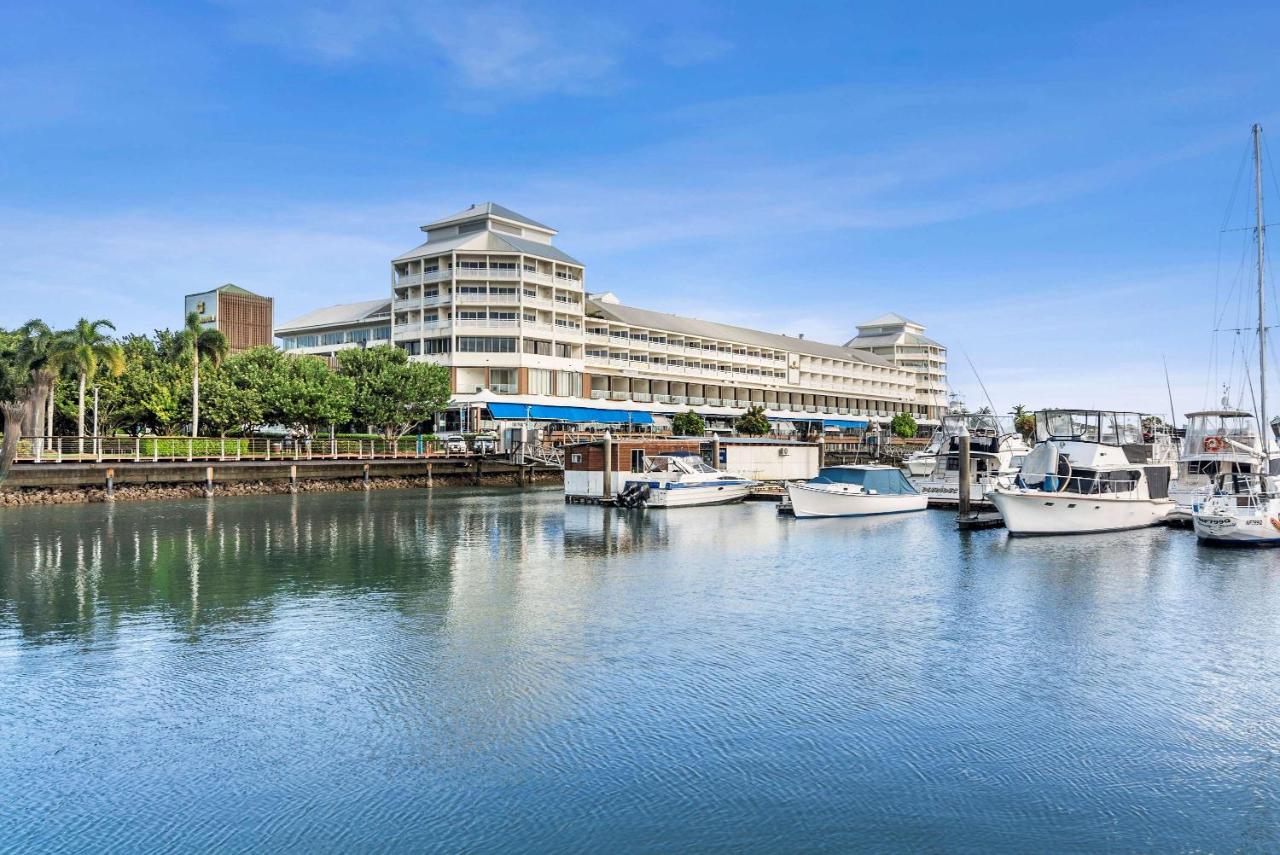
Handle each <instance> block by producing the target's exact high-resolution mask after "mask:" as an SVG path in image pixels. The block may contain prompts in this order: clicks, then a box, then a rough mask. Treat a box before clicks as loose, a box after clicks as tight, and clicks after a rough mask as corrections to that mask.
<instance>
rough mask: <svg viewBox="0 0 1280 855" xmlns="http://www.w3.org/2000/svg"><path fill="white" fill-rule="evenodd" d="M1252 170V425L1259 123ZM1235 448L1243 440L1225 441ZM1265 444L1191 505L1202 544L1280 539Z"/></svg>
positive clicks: (1261, 403)
mask: <svg viewBox="0 0 1280 855" xmlns="http://www.w3.org/2000/svg"><path fill="white" fill-rule="evenodd" d="M1253 170H1254V172H1253V175H1254V186H1255V192H1256V199H1257V202H1256V204H1255V208H1254V215H1255V223H1256V225H1255V227H1254V230H1253V232H1254V238H1255V244H1256V248H1257V252H1258V256H1257V259H1258V260H1257V265H1258V267H1257V269H1258V386H1257V389H1258V422H1257V423H1258V424H1260V425H1268V424H1270V423H1269V422H1268V421H1267V312H1266V305H1267V302H1266V281H1267V280H1266V234H1267V226H1266V220H1265V218H1264V217H1263V215H1262V126H1261V125H1257V124H1255V125H1254V126H1253ZM1226 444H1227V445H1229V446H1232V447H1237V446H1238V450H1240V451H1250V450H1251V449H1250V448H1249V446H1248V445H1247V444H1245V443H1235V442H1231V441H1228V442H1227V443H1226ZM1270 446H1271V443H1270V442H1269V441H1264V442H1263V449H1262V450H1261V451H1260V452H1259V453H1257V455H1256V457H1255V464H1254V465H1255V467H1256V468H1255V470H1254V472H1255V474H1237V473H1234V472H1228V473H1220V474H1219V475H1218V476H1217V478H1216V481H1215V484H1214V492H1213V495H1212V496H1210V497H1209V498H1207V499H1205V500H1204V501H1203V502H1197V503H1195V504H1194V505H1192V508H1191V524H1192V526H1194V528H1195V530H1196V537H1197V538H1199V539H1200V541H1201V542H1202V543H1214V544H1232V545H1239V546H1272V545H1276V544H1277V543H1280V495H1278V494H1277V493H1276V488H1277V487H1278V486H1280V485H1278V484H1276V483H1273V482H1274V481H1275V479H1273V478H1272V477H1270V475H1269V469H1270V468H1271V460H1272V455H1271V449H1270Z"/></svg>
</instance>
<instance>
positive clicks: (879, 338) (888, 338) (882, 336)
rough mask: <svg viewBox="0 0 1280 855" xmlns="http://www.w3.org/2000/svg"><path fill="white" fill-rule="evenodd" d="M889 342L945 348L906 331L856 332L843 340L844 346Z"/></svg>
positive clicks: (876, 345)
mask: <svg viewBox="0 0 1280 855" xmlns="http://www.w3.org/2000/svg"><path fill="white" fill-rule="evenodd" d="M863 326H868V327H870V326H875V324H864V325H863ZM891 344H919V345H926V346H930V347H941V348H942V349H943V350H946V347H945V346H944V345H942V344H940V343H938V342H936V341H934V340H933V339H931V338H929V337H928V336H923V335H920V334H919V333H913V332H906V331H903V332H895V333H877V334H875V335H866V334H864V333H858V334H857V335H856V336H854V337H853V338H851V339H849V340H848V341H847V342H845V347H880V346H882V345H883V346H887V345H891Z"/></svg>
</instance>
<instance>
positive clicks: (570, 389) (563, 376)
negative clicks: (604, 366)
mask: <svg viewBox="0 0 1280 855" xmlns="http://www.w3.org/2000/svg"><path fill="white" fill-rule="evenodd" d="M556 394H557V395H559V396H561V397H563V398H581V397H582V375H581V374H579V373H578V372H577V371H557V372H556Z"/></svg>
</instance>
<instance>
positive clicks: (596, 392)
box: [591, 389, 609, 401]
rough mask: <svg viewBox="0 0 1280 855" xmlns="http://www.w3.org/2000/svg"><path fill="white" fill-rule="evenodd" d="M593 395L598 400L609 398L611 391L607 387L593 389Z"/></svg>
mask: <svg viewBox="0 0 1280 855" xmlns="http://www.w3.org/2000/svg"><path fill="white" fill-rule="evenodd" d="M591 397H592V398H593V399H595V400H597V401H607V400H609V392H608V390H606V389H592V390H591Z"/></svg>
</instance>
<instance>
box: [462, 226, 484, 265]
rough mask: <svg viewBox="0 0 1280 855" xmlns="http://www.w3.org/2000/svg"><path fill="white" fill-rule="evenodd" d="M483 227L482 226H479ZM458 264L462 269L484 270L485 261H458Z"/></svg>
mask: <svg viewBox="0 0 1280 855" xmlns="http://www.w3.org/2000/svg"><path fill="white" fill-rule="evenodd" d="M481 228H483V226H481ZM458 266H459V267H461V268H462V269H463V270H484V269H486V268H485V263H484V262H483V261H459V262H458Z"/></svg>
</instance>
